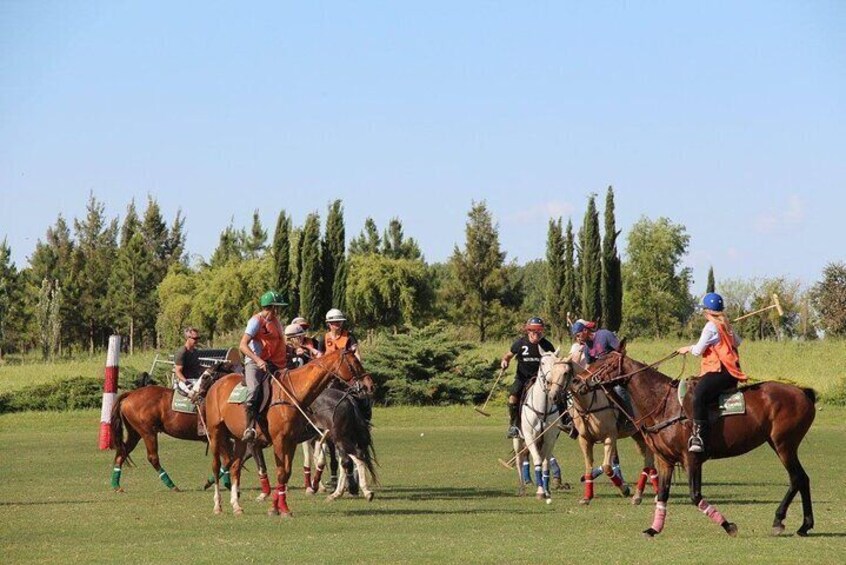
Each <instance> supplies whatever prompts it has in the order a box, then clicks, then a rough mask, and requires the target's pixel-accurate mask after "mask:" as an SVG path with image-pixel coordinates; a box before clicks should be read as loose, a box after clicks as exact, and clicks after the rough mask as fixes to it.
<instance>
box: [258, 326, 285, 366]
mask: <svg viewBox="0 0 846 565" xmlns="http://www.w3.org/2000/svg"><path fill="white" fill-rule="evenodd" d="M253 318H254V319H258V322H259V329H258V332H257V333H256V335H255V336H254V337H253V339H254V340H256V341H258V343H259V344H260V345H261V354H259V357H261V358H262V359H264V360H265V361H270V362H271V363H273V364H274V365H276V366H277V367H279V368H283V367H285V363H286V361H287V347H286V344H285V330H284V329H282V323H281V322H280V321H279V319H278V318H277V319H275V320H272V321H268V320H266V319H265V318H264V317H263V316H262V315H261V314H256V315H255V316H253Z"/></svg>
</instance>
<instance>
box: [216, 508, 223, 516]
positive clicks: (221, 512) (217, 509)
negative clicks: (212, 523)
mask: <svg viewBox="0 0 846 565" xmlns="http://www.w3.org/2000/svg"><path fill="white" fill-rule="evenodd" d="M214 513H215V515H216V516H220V515H221V514H223V510H222V509H221V508H215V509H214Z"/></svg>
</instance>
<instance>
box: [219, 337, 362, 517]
mask: <svg viewBox="0 0 846 565" xmlns="http://www.w3.org/2000/svg"><path fill="white" fill-rule="evenodd" d="M335 377H337V378H339V379H341V380H342V381H345V382H350V381H352V380H364V382H365V383H367V384H368V386H370V387H371V388H372V380H370V377H369V375H366V374H365V373H364V368H363V367H362V366H361V363H360V362H359V361H358V359H357V358H356V356H355V354H354V353H353V352H350V351H336V352H333V353H330V354H328V355H326V356H324V357H321V358H320V359H316V360H314V361H312V362H311V363H309V364H307V365H305V366H303V367H300V368H298V369H294V370H292V371H287V372H279V373H277V376H275V377H274V378H273V379H272V381H271V404H270V408H269V409H268V410H267V412H266V417H265V418H263V419H262V422H261V423H260V425H259V426H258V430H257V437H256V440H255V445H256V446H258V447H265V446H268V445H271V444H272V445H273V454H274V456H275V458H276V483H277V488H276V489H275V490H274V492H273V506H272V507H271V509H270V511H269V512H268V514H269V515H279V514H281V515H283V516H286V517H288V516H290V515H291V511H290V509H289V508H288V503H287V485H288V479H289V478H290V477H291V467H292V463H293V459H294V453H295V451H296V449H297V445H299V444H300V443H301V442H303V441H305V440H307V439H309V437H311V435H312V432H311V430H310V429H309V424H308V422H307V421H306V419H305V418H304V417H303V416H302V414H300V412H299V410H297V408H296V407H295V406H294V405H293V404H292V399H293V401H295V402H296V403H297V404H298V405H299V406H300V408H302V409H305V408H307V407H308V406H309V405H310V404H311V403H312V402H313V401H314V400H315V399H316V398H317V396H318V395H319V394H320V393H321V392H322V391H323V389H325V388H326V387H327V386H328V385H329V383H330V381H331V380H332V379H333V378H335ZM241 380H242V375H239V374H234V375H227V376H225V377H223V378H222V379H220V380H219V381H218V382H216V383H215V384H214V385H212V387H211V389H210V390H209V392H208V395H207V396H206V417H207V424H208V430H209V444H210V446H211V450H212V472H213V475H214V476H215V477H216V478H217V477H218V476H219V473H220V468H221V467H220V465H221V456H224V455H226V451H227V448H228V447H229V446H230V445H234V450H233V452H232V460H231V465H230V467H229V471H230V475H231V480H232V490H231V494H230V504H231V505H232V510H233V511H234V513H235V514H236V515H237V514H242V513H243V509H242V508H241V505H240V504H239V502H238V496H239V485H240V475H241V463H242V461H243V457H244V453H245V450H246V448H247V444H246V443H245V442H243V441H241V436H242V435H243V433H244V429H245V427H246V424H247V419H246V414H245V411H244V407H243V406H242V405H240V404H230V403H229V402H228V399H229V395H230V394H231V392H232V389H234V388H235V386H236V385H238V384H239V383H240V382H241ZM221 512H222V510H221V507H220V487H219V481H218V480H217V479H216V480H215V485H214V513H215V514H220V513H221Z"/></svg>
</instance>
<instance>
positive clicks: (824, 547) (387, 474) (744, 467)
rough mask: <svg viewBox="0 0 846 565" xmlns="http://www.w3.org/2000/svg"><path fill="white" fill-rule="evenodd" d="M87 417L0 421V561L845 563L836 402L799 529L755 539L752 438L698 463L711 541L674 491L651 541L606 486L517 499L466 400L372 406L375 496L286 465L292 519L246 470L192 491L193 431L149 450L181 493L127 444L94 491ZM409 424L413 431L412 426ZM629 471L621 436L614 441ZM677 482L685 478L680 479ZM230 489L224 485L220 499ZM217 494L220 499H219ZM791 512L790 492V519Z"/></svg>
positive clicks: (815, 445)
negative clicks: (710, 506) (233, 504)
mask: <svg viewBox="0 0 846 565" xmlns="http://www.w3.org/2000/svg"><path fill="white" fill-rule="evenodd" d="M98 419H99V413H98V412H96V411H81V412H69V413H61V414H58V413H24V414H9V415H4V416H0V477H2V479H3V480H2V482H0V547H2V548H3V561H4V563H20V562H63V563H65V562H78V563H88V562H116V561H121V562H144V563H153V562H167V563H178V562H214V563H227V562H235V561H239V562H240V561H242V560H248V561H255V562H279V561H285V562H309V563H311V562H332V561H334V560H337V559H343V560H344V561H347V562H362V561H364V562H460V561H465V562H466V561H471V562H497V563H503V562H512V561H518V562H541V563H546V562H552V561H559V560H567V561H573V560H588V561H590V562H626V563H628V562H656V561H659V560H661V561H667V562H674V561H681V560H684V561H694V562H714V563H724V562H736V563H740V562H742V563H750V562H752V563H795V562H799V561H802V560H811V561H813V562H814V563H842V562H843V560H844V556H846V514H844V511H843V509H844V507H846V493H844V490H843V479H842V476H841V474H840V472H841V469H843V468H844V467H846V451H844V449H843V447H842V438H843V434H844V431H846V424H844V423H843V422H844V421H846V409H843V408H836V407H829V406H822V407H820V412H819V413H818V416H817V420H816V422H815V424H814V426H813V427H812V428H811V431H810V433H809V435H808V437H807V438H806V440H805V442H804V444H803V446H802V450H801V452H800V454H801V456H802V458H803V461H804V464H805V467H806V469H807V471H808V473H809V474H810V476H811V480H812V489H813V495H814V501H815V513H816V521H817V527H816V529H815V530H814V531H813V532H812V536H811V537H810V538H808V539H802V538H798V537H796V536H787V537H782V538H773V537H771V536H770V535H769V532H770V525H771V523H772V519H773V514H774V512H775V508H776V506H777V504H778V502H779V501H780V500H781V497H782V496H783V495H784V492H785V490H786V487H787V475H786V473H785V471H784V469H783V468H782V467H781V465H780V464H779V462H778V461H777V459H776V457H775V455H774V454H773V453H772V452H771V451H770V450H769V449H768V448H766V447H762V448H759V449H758V450H756V451H755V452H753V453H751V454H749V455H746V456H744V457H741V458H738V459H731V460H724V461H714V462H710V463H708V464H707V465H706V467H705V483H706V484H705V487H704V494H705V496H706V498H707V499H708V500H709V501H711V502H712V503H715V504H717V505H718V506H719V508H720V510H721V511H722V512H723V513H724V514H725V515H726V516H727V517H728V518H729V519H730V520H732V521H734V522H736V523H737V524H738V526H739V528H740V535H739V537H738V538H735V539H732V538H729V537H728V536H726V535H725V534H724V533H723V532H722V530H721V529H720V528H718V527H717V526H714V525H713V524H712V523H711V522H710V521H708V520H707V519H706V518H705V517H704V516H702V514H701V513H700V512H698V511H696V510H695V509H694V508H693V506H692V505H690V504H689V501H688V498H687V488H686V486H685V485H684V484H678V485H677V486H675V487H674V490H673V496H672V498H671V501H670V507H669V515H668V519H667V527H666V529H665V531H664V533H663V534H661V536H660V537H659V538H658V539H656V540H655V541H653V542H649V541H646V540H643V539H641V537H640V535H639V532H640V531H641V530H643V529H644V528H646V527H647V526H648V525H649V524H650V523H651V517H652V510H653V507H652V504H651V503H648V502H645V503H644V504H643V505H642V506H632V505H631V504H629V503H628V502H627V501H625V500H623V499H621V498H619V497H618V496H617V495H616V494H615V493H614V492H613V490H612V487H611V486H610V484H609V483H608V482H607V481H605V480H600V481H599V482H598V483H597V495H598V498H597V499H596V500H595V501H594V503H593V504H592V505H591V506H589V507H582V506H579V505H578V504H577V499H578V497H579V494H580V493H579V492H578V491H577V490H574V491H569V492H557V493H555V494H554V501H553V503H552V504H551V505H549V506H547V505H544V504H542V503H540V502H538V501H536V500H534V499H533V498H518V497H516V496H514V490H515V486H516V483H515V475H514V474H513V473H512V472H509V471H506V470H505V469H503V468H501V467H500V466H499V465H498V464H497V463H496V459H497V457H503V456H506V455H507V454H508V451H509V444H508V442H507V441H506V440H505V439H504V438H503V433H504V428H505V421H504V416H501V415H500V414H497V415H496V416H495V417H494V418H490V419H486V418H482V417H481V416H479V415H478V414H476V413H475V412H473V411H472V409H470V408H469V407H450V408H388V409H377V410H376V412H375V415H374V420H375V425H376V428H375V441H376V447H377V451H378V455H379V460H380V463H381V467H380V469H379V470H380V473H381V480H382V485H381V486H380V487H377V489H376V493H377V494H376V499H375V500H374V501H373V502H372V503H367V502H365V501H362V500H359V499H342V500H339V501H336V502H334V503H327V502H325V501H324V500H323V497H307V496H306V495H305V493H304V492H303V490H302V489H301V488H296V487H298V486H299V485H300V484H301V481H302V475H301V471H299V467H300V463H299V461H297V465H296V469H297V470H296V471H295V474H294V477H293V479H292V485H293V486H294V487H295V488H292V492H291V495H290V497H289V502H290V505H291V508H292V510H293V511H294V514H295V518H294V519H293V520H288V521H285V520H282V519H279V518H268V517H267V516H265V511H266V509H267V506H268V505H267V504H266V503H265V504H259V503H255V502H253V501H252V500H251V499H252V498H253V497H254V496H255V495H256V494H257V481H256V479H255V474H254V473H249V474H247V475H246V489H247V490H246V491H245V492H244V493H243V499H244V500H243V503H244V506H245V510H246V514H245V515H244V516H242V517H235V516H233V515H232V514H231V512H230V511H229V510H230V509H229V506H228V504H224V509H225V511H226V513H225V514H224V515H223V516H214V515H213V514H212V496H211V493H210V492H204V491H202V490H201V489H200V488H199V485H200V484H201V483H202V481H203V478H204V476H205V475H207V474H208V469H209V459H208V458H206V457H205V456H204V453H203V451H204V446H203V445H201V444H199V443H190V442H180V441H177V440H173V439H170V438H165V439H163V440H162V442H161V450H160V452H161V455H162V461H163V464H164V465H165V467H166V468H167V470H168V471H169V473H170V475H171V477H172V478H173V479H174V481H175V482H176V483H177V484H178V485H180V487H182V488H184V489H186V492H183V493H171V492H168V491H167V490H166V489H165V488H164V486H163V485H162V484H161V482H160V481H159V480H158V478H157V477H156V475H155V474H154V472H153V471H152V469H151V467H150V466H149V465H148V464H147V462H146V461H145V459H144V455H143V450H137V451H136V452H135V455H136V457H135V459H136V462H137V463H138V467H137V468H133V469H129V470H127V471H125V472H124V476H123V481H122V482H123V485H124V486H125V487H126V488H127V491H128V492H127V493H125V494H122V495H118V494H115V493H112V492H111V490H110V488H109V472H110V467H111V454H110V453H109V452H99V451H97V449H96V444H97V427H98V426H97V422H98ZM421 434H423V435H421ZM621 450H622V455H621V456H622V460H623V467H624V471H625V473H626V476H627V478H628V479H633V478H635V471H636V470H637V469H639V467H640V464H639V462H638V461H637V459H636V457H635V455H634V450H633V448H632V443H631V442H630V441H628V440H627V441H624V442H623V443H622V444H621ZM556 452H557V455H558V457H559V460H560V461H561V463H562V466H563V467H564V472H565V478H568V479H569V480H570V481H571V482H574V481H575V480H576V477H577V476H578V475H579V474H580V473H581V472H582V459H581V454H580V453H579V451H578V447H577V444H576V443H575V442H572V441H570V440H568V439H566V438H562V439H561V440H560V444H559V446H558V448H557V449H556ZM682 480H683V479H682ZM227 494H228V493H227ZM226 500H228V497H227V499H226ZM800 522H801V504H800V502H799V500H798V498H797V500H796V502H795V503H794V506H793V507H792V508H791V510H790V513H789V514H788V519H787V525H788V527H789V530H790V531H791V532H792V531H795V529H796V528H798V526H799V524H800Z"/></svg>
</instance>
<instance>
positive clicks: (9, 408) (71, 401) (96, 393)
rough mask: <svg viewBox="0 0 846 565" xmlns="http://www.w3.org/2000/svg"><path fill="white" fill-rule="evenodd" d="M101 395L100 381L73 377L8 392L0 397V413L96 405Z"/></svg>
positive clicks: (68, 408)
mask: <svg viewBox="0 0 846 565" xmlns="http://www.w3.org/2000/svg"><path fill="white" fill-rule="evenodd" d="M102 398H103V381H102V380H98V379H92V378H88V377H74V378H71V379H66V380H62V381H58V382H55V383H47V384H42V385H36V386H30V387H26V388H22V389H19V390H15V391H11V392H7V393H6V394H3V395H2V396H0V413H6V412H24V411H27V410H78V409H81V408H99V407H100V405H101V402H102Z"/></svg>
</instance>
